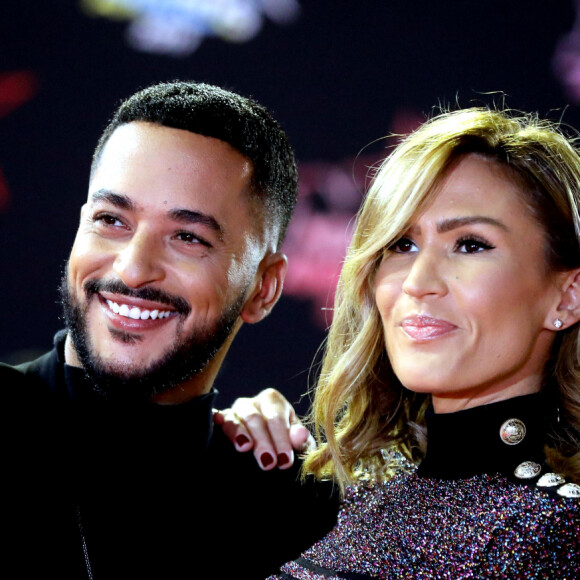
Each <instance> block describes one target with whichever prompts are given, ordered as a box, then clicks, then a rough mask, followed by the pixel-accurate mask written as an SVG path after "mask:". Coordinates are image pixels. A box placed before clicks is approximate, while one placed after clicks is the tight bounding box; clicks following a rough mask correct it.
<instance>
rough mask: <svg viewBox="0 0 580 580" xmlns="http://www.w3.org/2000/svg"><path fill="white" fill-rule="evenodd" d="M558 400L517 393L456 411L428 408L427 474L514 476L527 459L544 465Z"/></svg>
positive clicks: (421, 469)
mask: <svg viewBox="0 0 580 580" xmlns="http://www.w3.org/2000/svg"><path fill="white" fill-rule="evenodd" d="M555 414H556V410H555V405H554V404H553V402H552V401H550V399H549V397H548V396H547V395H545V394H543V393H537V394H533V395H525V396H521V397H515V398H512V399H508V400H506V401H500V402H498V403H492V404H490V405H482V406H480V407H475V408H472V409H467V410H465V411H459V412H457V413H443V414H436V413H435V412H434V411H433V409H432V408H430V409H429V410H428V411H427V414H426V422H427V434H428V443H427V454H426V456H425V459H424V460H423V462H422V463H421V465H420V466H419V470H418V474H419V475H420V476H422V477H435V478H442V479H457V478H462V477H470V476H473V475H477V474H481V473H489V474H492V473H502V474H504V475H507V476H509V477H513V474H514V470H515V469H516V467H517V466H518V465H520V464H521V463H522V462H524V461H532V462H536V463H538V464H540V465H543V464H544V462H545V459H544V445H545V443H546V432H547V427H548V424H549V422H550V421H551V420H552V419H553V415H555Z"/></svg>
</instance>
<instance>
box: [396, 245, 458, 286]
mask: <svg viewBox="0 0 580 580" xmlns="http://www.w3.org/2000/svg"><path fill="white" fill-rule="evenodd" d="M443 260H444V258H442V257H441V256H440V255H438V254H437V253H436V252H433V251H430V250H422V251H420V252H418V253H417V257H416V258H415V259H414V260H413V263H412V265H411V267H410V269H409V271H408V273H407V276H406V278H405V280H404V282H403V292H405V294H408V295H409V296H413V297H414V298H425V297H427V296H430V295H432V296H444V295H445V294H447V283H446V281H445V279H444V276H443V275H442V269H443Z"/></svg>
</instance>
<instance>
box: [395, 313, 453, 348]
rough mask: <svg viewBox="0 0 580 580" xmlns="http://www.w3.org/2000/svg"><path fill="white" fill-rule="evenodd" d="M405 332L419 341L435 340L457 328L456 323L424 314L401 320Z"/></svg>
mask: <svg viewBox="0 0 580 580" xmlns="http://www.w3.org/2000/svg"><path fill="white" fill-rule="evenodd" d="M401 328H402V329H403V331H404V332H405V334H406V335H407V336H408V337H409V338H411V339H412V340H415V341H417V342H423V341H428V340H435V339H437V338H441V337H442V336H445V335H447V334H449V333H451V332H453V331H454V330H456V329H457V326H455V324H451V322H447V321H446V320H441V319H440V318H433V317H431V316H426V315H424V314H420V315H416V316H409V317H407V318H405V319H403V321H402V322H401Z"/></svg>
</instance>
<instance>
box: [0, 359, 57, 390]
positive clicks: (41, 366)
mask: <svg viewBox="0 0 580 580" xmlns="http://www.w3.org/2000/svg"><path fill="white" fill-rule="evenodd" d="M57 365H58V362H57V357H56V353H55V352H54V351H50V352H47V353H45V354H44V355H42V356H40V357H38V358H36V359H34V360H31V361H27V362H23V363H21V364H18V365H10V364H7V363H2V362H0V383H1V384H2V386H3V387H4V389H5V393H7V394H9V393H12V394H13V395H14V396H22V395H24V394H26V393H27V392H30V389H33V390H34V395H35V396H38V395H39V394H42V393H48V391H49V386H50V384H51V383H52V382H54V381H55V380H56V374H57Z"/></svg>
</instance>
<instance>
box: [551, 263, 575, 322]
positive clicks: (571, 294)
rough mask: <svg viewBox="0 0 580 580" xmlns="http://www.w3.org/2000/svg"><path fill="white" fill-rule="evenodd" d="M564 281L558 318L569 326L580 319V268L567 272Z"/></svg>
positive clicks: (557, 313)
mask: <svg viewBox="0 0 580 580" xmlns="http://www.w3.org/2000/svg"><path fill="white" fill-rule="evenodd" d="M563 282H564V283H563V285H562V294H561V300H560V304H559V305H558V309H557V312H556V318H558V319H559V320H561V321H562V323H563V328H569V327H570V326H572V325H573V324H575V323H576V322H578V321H579V320H580V268H576V269H575V270H570V271H568V272H566V277H565V278H564V280H563ZM552 324H553V321H552ZM552 328H553V327H552Z"/></svg>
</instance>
